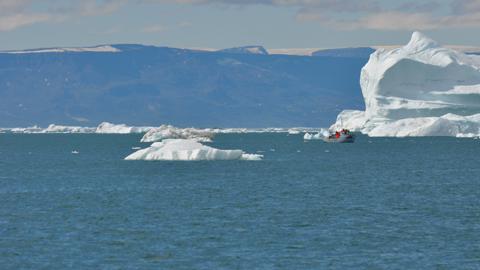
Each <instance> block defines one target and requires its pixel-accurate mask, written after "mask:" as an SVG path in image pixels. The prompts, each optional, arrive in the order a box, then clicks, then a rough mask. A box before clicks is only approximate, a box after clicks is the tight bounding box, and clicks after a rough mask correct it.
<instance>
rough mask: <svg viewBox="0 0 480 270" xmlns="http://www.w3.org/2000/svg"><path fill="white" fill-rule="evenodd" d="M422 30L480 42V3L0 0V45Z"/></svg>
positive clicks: (339, 38)
mask: <svg viewBox="0 0 480 270" xmlns="http://www.w3.org/2000/svg"><path fill="white" fill-rule="evenodd" d="M415 30H419V31H422V32H424V33H425V34H427V35H429V36H430V37H432V38H433V39H435V40H437V41H439V42H440V43H442V44H450V45H465V46H480V35H479V33H480V31H479V30H480V0H424V1H422V0H417V1H412V0H78V1H75V0H0V50H16V49H28V48H45V47H80V46H93V45H100V44H117V43H136V44H148V45H156V46H170V47H180V48H216V49H220V48H228V47H235V46H244V45H262V46H264V47H266V48H270V49H273V48H335V47H357V46H374V45H398V44H405V43H406V42H408V40H409V37H410V35H411V33H412V31H415Z"/></svg>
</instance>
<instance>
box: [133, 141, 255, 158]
mask: <svg viewBox="0 0 480 270" xmlns="http://www.w3.org/2000/svg"><path fill="white" fill-rule="evenodd" d="M262 157H263V156H262V155H254V154H247V153H245V152H243V151H242V150H220V149H216V148H213V147H210V146H206V145H203V144H201V143H199V142H197V141H195V140H185V139H167V140H163V141H161V142H155V143H153V144H152V145H151V146H150V147H148V148H145V149H141V150H138V151H137V152H134V153H133V154H131V155H129V156H127V157H126V158H125V159H126V160H183V161H194V160H261V159H262Z"/></svg>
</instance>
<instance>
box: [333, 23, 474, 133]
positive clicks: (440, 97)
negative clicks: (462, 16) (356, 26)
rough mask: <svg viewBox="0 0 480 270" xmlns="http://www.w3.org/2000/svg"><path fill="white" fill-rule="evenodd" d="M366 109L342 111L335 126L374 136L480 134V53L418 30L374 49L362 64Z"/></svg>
mask: <svg viewBox="0 0 480 270" xmlns="http://www.w3.org/2000/svg"><path fill="white" fill-rule="evenodd" d="M360 86H361V89H362V95H363V98H364V101H365V108H366V109H365V111H353V110H347V111H343V112H341V113H340V114H339V115H338V117H337V121H336V123H335V124H333V125H332V126H331V127H330V128H331V129H337V130H338V129H340V128H347V129H350V130H352V131H359V132H362V133H364V134H368V135H369V136H381V137H383V136H395V137H404V136H457V137H475V136H478V134H479V133H480V132H479V129H478V128H479V126H480V117H479V113H480V56H478V55H467V54H464V53H462V52H459V51H455V50H453V49H449V48H445V47H442V46H440V45H439V44H438V43H437V42H435V41H434V40H432V39H430V38H428V37H427V36H425V35H424V34H422V33H420V32H414V33H413V35H412V38H411V40H410V42H409V43H408V44H407V45H405V46H404V47H401V48H398V49H394V50H391V51H386V50H383V49H379V50H377V51H376V52H374V53H373V54H372V55H371V56H370V59H369V61H368V63H367V64H366V65H365V66H364V67H363V68H362V71H361V76H360Z"/></svg>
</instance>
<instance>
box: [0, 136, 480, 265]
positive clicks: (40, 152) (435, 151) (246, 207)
mask: <svg viewBox="0 0 480 270" xmlns="http://www.w3.org/2000/svg"><path fill="white" fill-rule="evenodd" d="M139 140H140V136H139V135H93V134H83V135H78V134H77V135H75V134H38V135H27V134H24V135H19V134H17V135H15V134H0V268H1V269H66V268H72V269H479V268H480V189H479V184H480V167H479V162H478V161H479V158H478V153H479V152H480V141H478V140H471V139H457V138H405V139H392V138H368V137H364V136H359V137H358V140H357V142H356V143H354V144H326V143H323V142H320V141H310V142H304V141H303V139H302V136H301V135H290V136H287V135H286V134H223V135H222V134H221V135H218V136H217V137H216V138H215V141H214V143H213V144H212V145H213V146H214V147H218V148H224V149H243V150H245V151H247V152H249V153H257V152H259V153H262V154H264V155H265V159H264V160H263V161H214V162H151V161H150V162H149V161H124V160H123V157H125V156H126V155H128V154H129V153H131V152H133V150H131V148H132V147H134V146H142V147H144V146H146V144H141V143H139ZM73 150H76V151H78V152H79V153H78V154H72V151H73Z"/></svg>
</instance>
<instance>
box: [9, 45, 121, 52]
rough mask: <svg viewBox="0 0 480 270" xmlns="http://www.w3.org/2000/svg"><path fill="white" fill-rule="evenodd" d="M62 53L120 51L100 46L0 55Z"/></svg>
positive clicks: (108, 46) (107, 46)
mask: <svg viewBox="0 0 480 270" xmlns="http://www.w3.org/2000/svg"><path fill="white" fill-rule="evenodd" d="M63 52H121V50H119V49H117V48H115V47H113V46H110V45H102V46H95V47H84V48H81V47H71V48H46V49H36V50H22V51H4V52H0V53H9V54H25V53H63Z"/></svg>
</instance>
